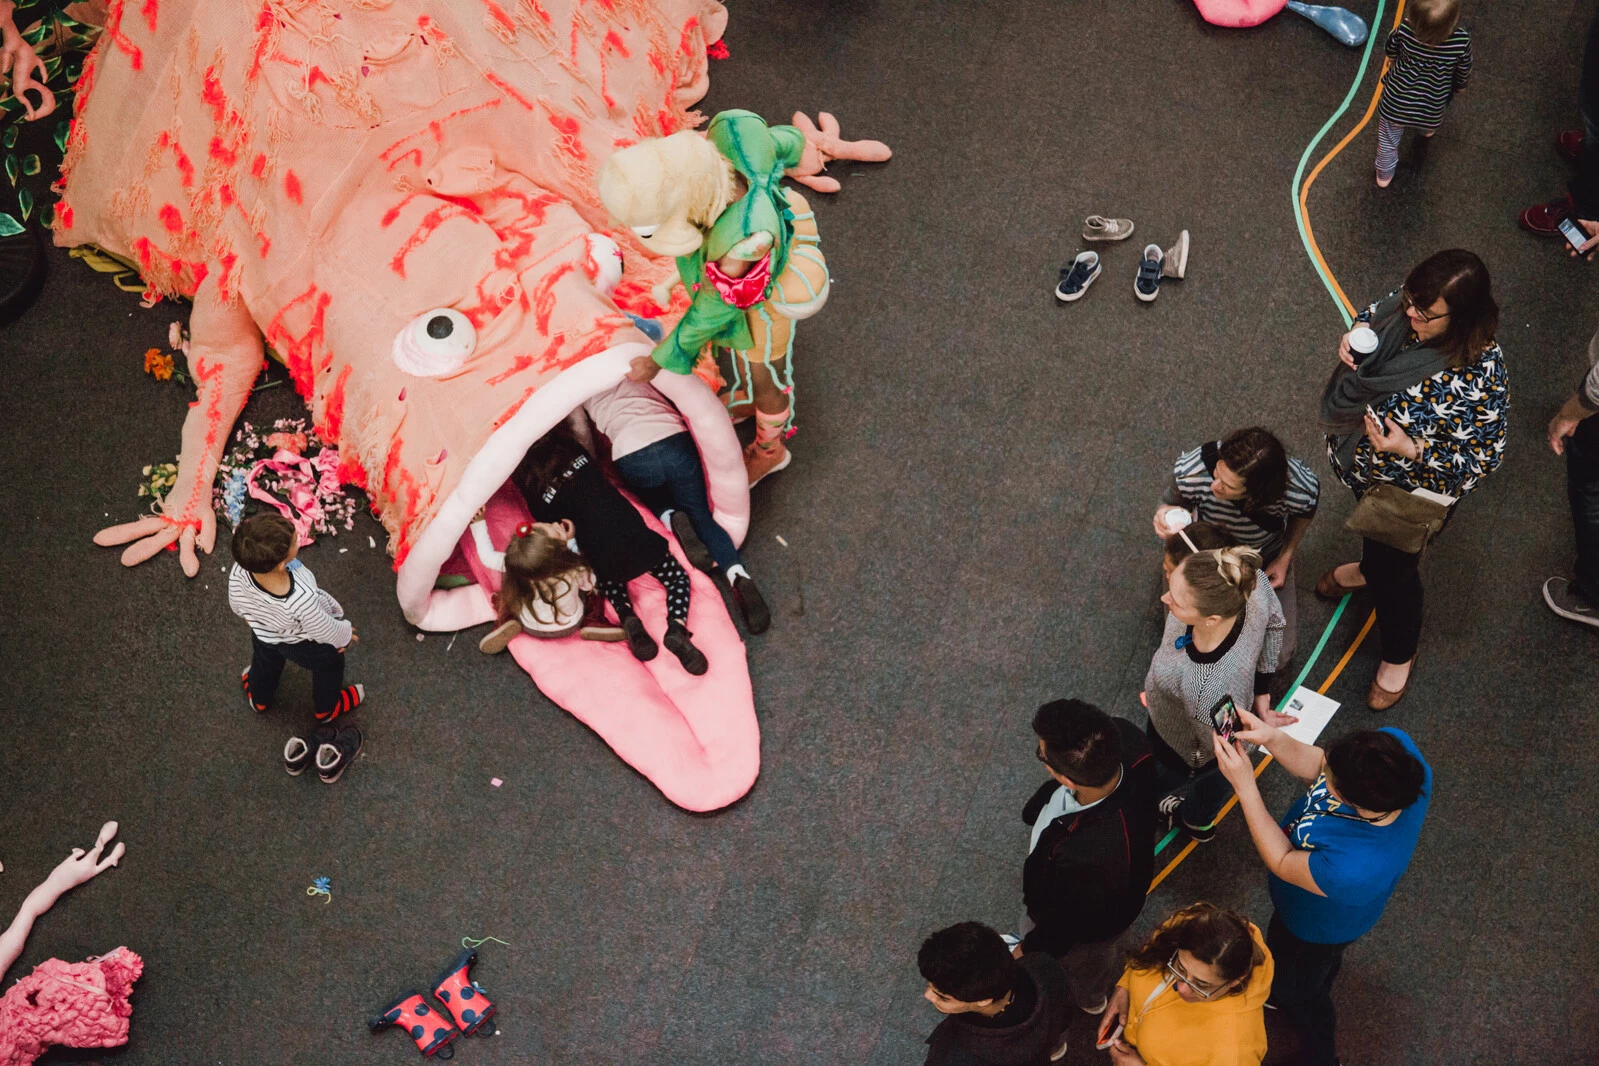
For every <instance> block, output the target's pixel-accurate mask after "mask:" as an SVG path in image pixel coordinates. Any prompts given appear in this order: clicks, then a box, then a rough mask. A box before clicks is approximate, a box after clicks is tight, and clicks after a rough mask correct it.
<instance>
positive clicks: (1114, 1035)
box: [1094, 1022, 1123, 1051]
mask: <svg viewBox="0 0 1599 1066" xmlns="http://www.w3.org/2000/svg"><path fill="white" fill-rule="evenodd" d="M1122 1029H1123V1026H1122V1023H1121V1022H1117V1023H1116V1028H1114V1029H1112V1030H1111V1031H1110V1032H1108V1033H1105V1034H1104V1035H1103V1036H1101V1037H1100V1039H1099V1042H1098V1043H1096V1044H1095V1045H1094V1047H1095V1049H1096V1050H1099V1051H1109V1050H1110V1048H1111V1045H1112V1044H1114V1043H1116V1041H1118V1040H1120V1039H1121V1038H1122Z"/></svg>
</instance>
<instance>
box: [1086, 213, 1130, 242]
mask: <svg viewBox="0 0 1599 1066" xmlns="http://www.w3.org/2000/svg"><path fill="white" fill-rule="evenodd" d="M1132 235H1133V220H1132V219H1130V218H1106V217H1105V216H1104V215H1089V216H1088V217H1087V218H1085V219H1083V240H1085V241H1125V240H1126V239H1127V238H1128V237H1131V236H1132Z"/></svg>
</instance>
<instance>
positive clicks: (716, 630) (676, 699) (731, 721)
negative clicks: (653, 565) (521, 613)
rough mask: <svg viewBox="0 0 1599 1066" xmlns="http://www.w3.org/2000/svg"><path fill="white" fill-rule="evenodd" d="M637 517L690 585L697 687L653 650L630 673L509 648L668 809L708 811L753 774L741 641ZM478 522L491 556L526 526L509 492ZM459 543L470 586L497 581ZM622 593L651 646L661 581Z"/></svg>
mask: <svg viewBox="0 0 1599 1066" xmlns="http://www.w3.org/2000/svg"><path fill="white" fill-rule="evenodd" d="M634 506H635V507H637V506H638V505H637V503H636V502H635V503H634ZM639 513H640V514H642V515H643V516H644V519H645V521H646V522H648V523H649V525H650V527H651V528H652V529H654V530H655V531H656V532H657V533H660V534H662V535H663V536H665V537H666V538H667V540H668V541H670V542H671V545H672V553H673V555H674V556H676V558H677V561H678V563H679V564H680V565H681V566H682V567H683V569H684V570H685V571H686V572H687V573H688V575H689V578H690V580H691V581H692V582H693V596H692V599H691V602H690V604H689V616H688V627H689V629H690V630H691V631H692V632H693V634H694V643H695V644H696V645H697V646H698V647H699V649H700V650H701V651H702V652H704V653H705V657H706V659H707V660H709V662H710V670H708V671H707V672H706V673H705V674H704V675H703V676H702V677H694V676H692V675H690V674H689V673H688V672H687V671H685V670H684V669H683V666H682V664H681V663H679V662H678V661H677V657H676V656H675V655H673V654H672V653H671V652H669V651H667V650H666V648H665V647H664V646H663V647H662V648H661V651H660V654H659V655H657V656H656V657H655V658H654V659H653V660H651V661H650V662H647V663H641V662H639V661H638V660H637V659H635V658H633V655H632V653H631V652H630V651H629V650H628V646H627V644H626V643H625V642H619V643H615V644H607V643H602V642H598V641H588V640H583V639H582V638H580V637H577V636H571V637H564V638H562V639H559V640H540V639H538V638H536V637H530V636H525V635H524V636H520V637H517V638H516V639H515V640H513V641H512V642H511V646H510V649H509V650H510V652H511V655H512V656H513V657H515V659H516V661H517V662H518V663H519V664H520V665H521V667H522V669H524V670H526V671H527V672H528V676H530V677H532V678H533V682H534V684H536V685H538V687H539V689H540V691H542V692H543V693H544V694H545V695H546V696H548V697H549V698H550V699H551V700H553V701H555V702H556V703H557V704H559V705H560V706H561V707H563V708H565V709H566V710H567V711H569V712H571V714H572V715H573V716H574V717H576V718H577V719H578V721H580V722H582V723H583V724H584V725H586V726H588V727H589V728H590V729H592V730H594V731H595V732H596V733H598V734H599V735H600V737H601V738H602V739H603V740H604V741H605V742H606V743H607V744H609V745H610V746H611V750H612V751H614V752H616V754H617V755H619V756H621V758H622V760H623V761H624V762H626V763H627V764H628V765H630V766H632V767H633V768H634V769H635V770H637V771H638V772H639V773H641V774H643V775H644V776H645V777H647V778H649V779H650V781H651V782H652V783H653V784H654V785H655V787H656V788H658V789H660V790H661V793H662V794H663V795H665V796H666V798H667V799H669V800H671V801H672V802H673V803H675V804H677V805H678V806H679V807H682V808H684V809H686V810H691V811H714V810H716V809H718V808H720V807H725V806H727V805H728V804H729V803H732V802H733V801H734V800H736V799H738V798H739V797H741V796H743V795H744V794H745V793H746V792H748V791H749V790H750V787H751V786H752V785H754V784H755V778H756V776H757V775H758V774H759V773H760V769H761V732H760V725H759V724H758V723H757V722H756V720H755V697H754V694H753V692H752V691H751V689H750V675H749V664H748V663H747V662H746V660H745V658H744V641H743V640H742V639H741V638H740V637H739V633H738V630H737V629H736V628H735V627H734V625H733V620H732V619H731V618H729V617H728V614H727V608H726V607H725V606H724V605H723V603H722V597H721V595H720V593H719V592H718V591H717V588H716V586H715V584H713V583H712V582H711V579H710V578H708V577H706V576H705V575H704V574H702V573H700V572H699V571H698V570H696V569H694V568H693V567H692V566H690V565H689V564H688V561H687V560H686V559H685V558H684V556H683V550H682V548H681V547H680V546H679V545H678V543H677V541H676V540H675V539H673V537H672V534H671V531H670V530H668V529H665V528H663V527H662V526H661V524H660V522H658V521H657V520H656V518H655V516H654V515H652V514H650V513H649V512H648V511H646V510H645V509H644V508H642V507H639ZM485 517H486V519H487V521H488V526H489V537H490V539H491V540H492V541H493V542H494V545H495V546H496V547H497V548H501V547H503V546H504V545H505V543H506V542H507V541H508V540H509V539H510V536H511V533H512V531H514V530H515V528H516V526H517V525H518V523H521V522H526V521H528V520H529V518H528V512H527V507H526V505H525V504H524V503H523V502H522V498H521V496H520V495H519V494H518V493H517V491H516V490H515V489H514V488H512V487H510V486H509V485H507V486H503V487H502V488H501V489H500V490H499V491H498V492H496V493H495V494H494V496H493V497H492V498H490V500H489V503H488V507H487V510H486V514H485ZM578 543H579V544H580V545H581V543H582V540H581V538H579V542H578ZM461 544H462V550H463V552H464V554H465V556H466V560H467V564H468V566H469V567H470V568H471V570H472V572H473V574H474V575H475V576H476V578H477V580H478V582H479V584H480V585H482V587H483V588H484V589H488V590H491V591H492V590H494V589H497V588H498V587H499V574H497V573H495V572H494V571H491V570H489V569H487V568H486V567H484V566H483V564H482V562H481V561H480V560H479V559H478V556H477V551H476V549H475V547H474V546H473V544H472V540H471V537H470V536H468V537H466V538H463V539H462V541H461ZM628 592H629V593H630V595H631V596H632V598H633V606H634V609H636V610H637V611H638V614H639V617H640V618H642V619H643V620H644V624H645V627H646V628H647V629H648V630H649V632H650V635H651V636H653V637H654V638H655V639H656V640H657V641H659V640H661V638H662V637H663V636H664V634H665V632H666V593H665V591H664V590H663V589H662V588H661V585H660V583H659V582H658V581H656V580H655V578H653V577H650V576H649V575H645V576H644V577H641V578H639V579H637V580H635V581H633V582H632V583H631V584H630V585H629V586H628Z"/></svg>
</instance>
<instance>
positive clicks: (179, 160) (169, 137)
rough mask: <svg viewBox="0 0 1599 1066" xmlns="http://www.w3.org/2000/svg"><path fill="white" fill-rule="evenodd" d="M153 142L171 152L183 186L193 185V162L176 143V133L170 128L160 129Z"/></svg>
mask: <svg viewBox="0 0 1599 1066" xmlns="http://www.w3.org/2000/svg"><path fill="white" fill-rule="evenodd" d="M155 143H156V147H158V148H161V149H164V150H167V151H170V152H171V153H172V161H173V162H174V163H175V164H177V168H178V179H179V180H180V181H181V182H182V183H183V187H184V188H188V187H189V186H191V185H193V184H194V163H193V162H191V161H190V160H189V156H188V153H187V152H185V151H184V150H183V146H182V145H181V144H179V143H178V135H177V134H176V133H175V132H173V131H171V130H162V131H161V134H160V135H159V136H158V137H156V139H155Z"/></svg>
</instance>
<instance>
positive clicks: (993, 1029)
mask: <svg viewBox="0 0 1599 1066" xmlns="http://www.w3.org/2000/svg"><path fill="white" fill-rule="evenodd" d="M916 965H917V967H918V968H919V969H920V970H921V971H922V976H923V977H924V978H926V979H927V991H926V992H925V993H923V998H924V999H926V1000H927V1002H929V1003H931V1004H932V1005H933V1006H934V1007H936V1008H937V1009H938V1012H939V1013H940V1014H943V1015H946V1017H945V1018H944V1020H943V1021H941V1022H939V1023H938V1028H936V1029H934V1030H933V1035H932V1036H930V1037H928V1038H927V1047H928V1051H927V1064H926V1066H1049V1063H1051V1062H1057V1061H1059V1060H1060V1059H1062V1058H1065V1056H1066V1022H1067V1014H1068V1013H1069V1012H1070V1011H1071V1004H1070V1003H1068V1002H1067V1001H1066V975H1065V974H1063V973H1062V972H1061V969H1060V963H1058V962H1056V961H1055V960H1054V959H1052V958H1050V957H1049V956H1048V955H1045V954H1035V955H1028V956H1026V957H1024V958H1023V959H1022V960H1021V961H1020V962H1018V961H1017V960H1015V959H1013V958H1011V954H1010V951H1009V950H1008V949H1007V948H1006V946H1005V941H1004V940H1003V939H1002V938H1001V937H1000V935H999V934H998V933H996V932H994V931H993V930H992V929H990V928H988V926H986V925H980V924H978V923H977V922H962V923H960V924H959V925H952V926H950V927H949V928H948V929H940V930H939V931H938V932H936V933H934V934H933V935H932V936H930V937H928V938H927V939H926V940H925V941H923V942H922V950H921V951H919V952H917V954H916Z"/></svg>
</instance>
